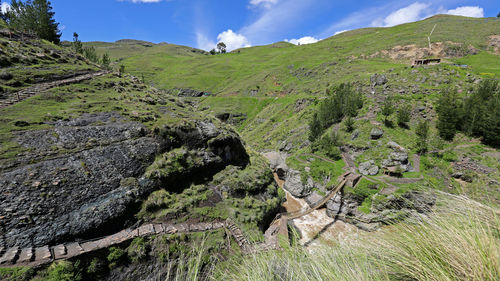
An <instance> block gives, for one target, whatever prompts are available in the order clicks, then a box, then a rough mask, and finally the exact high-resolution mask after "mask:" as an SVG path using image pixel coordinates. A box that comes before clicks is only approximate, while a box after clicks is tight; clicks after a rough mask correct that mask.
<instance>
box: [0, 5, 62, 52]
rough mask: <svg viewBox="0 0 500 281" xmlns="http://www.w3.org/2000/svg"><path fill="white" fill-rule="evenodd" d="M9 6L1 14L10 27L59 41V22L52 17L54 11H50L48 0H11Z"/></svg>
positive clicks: (52, 40) (54, 41) (55, 41)
mask: <svg viewBox="0 0 500 281" xmlns="http://www.w3.org/2000/svg"><path fill="white" fill-rule="evenodd" d="M10 7H11V8H10V11H9V12H8V13H6V14H4V15H2V18H4V20H5V22H6V23H7V24H8V25H9V27H10V28H12V29H16V30H19V31H22V32H25V33H28V32H32V33H34V34H36V35H37V36H38V37H39V38H41V39H45V40H48V41H51V42H53V43H56V44H58V43H59V42H60V38H61V33H60V32H59V23H57V22H56V21H55V19H54V15H55V13H54V12H53V11H52V5H51V3H50V1H47V0H28V1H26V2H22V1H16V0H12V2H11V4H10Z"/></svg>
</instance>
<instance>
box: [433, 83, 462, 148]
mask: <svg viewBox="0 0 500 281" xmlns="http://www.w3.org/2000/svg"><path fill="white" fill-rule="evenodd" d="M459 108H460V105H459V102H458V98H457V91H456V89H454V90H447V91H445V92H443V93H441V96H440V97H439V100H438V104H437V108H436V111H437V113H438V120H437V124H436V128H437V129H438V131H439V136H440V137H442V138H443V139H445V140H447V141H451V140H453V138H454V137H455V134H456V131H457V126H458V122H459V120H460V110H459Z"/></svg>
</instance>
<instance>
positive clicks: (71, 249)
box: [0, 220, 264, 267]
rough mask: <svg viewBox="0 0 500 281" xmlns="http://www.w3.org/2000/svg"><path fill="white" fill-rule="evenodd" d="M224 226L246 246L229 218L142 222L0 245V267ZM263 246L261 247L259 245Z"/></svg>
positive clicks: (32, 264)
mask: <svg viewBox="0 0 500 281" xmlns="http://www.w3.org/2000/svg"><path fill="white" fill-rule="evenodd" d="M221 228H226V229H228V230H229V232H230V233H231V235H232V236H233V237H234V239H235V240H236V242H237V243H238V245H239V246H240V248H242V249H244V250H245V249H249V248H250V247H251V244H250V242H249V241H248V240H247V238H246V237H245V235H244V234H243V231H242V230H241V229H240V228H239V227H238V226H237V225H236V224H234V223H233V222H232V221H230V220H226V221H213V222H209V223H204V222H200V223H179V224H165V223H163V224H161V223H158V224H154V223H151V224H145V225H142V226H140V227H138V228H135V229H124V230H122V231H120V232H118V233H115V234H113V235H110V236H106V237H101V238H96V239H92V240H88V241H78V242H70V243H64V244H60V245H57V246H53V247H51V246H44V247H39V248H23V249H21V248H19V247H12V248H9V249H3V248H1V247H0V267H16V266H28V267H35V266H40V265H44V264H48V263H51V262H53V261H57V260H67V259H70V258H74V257H78V256H81V255H84V254H87V253H91V252H95V251H98V250H101V249H105V248H108V247H111V246H113V245H118V244H122V243H124V242H127V241H129V240H132V239H134V238H137V237H145V236H151V235H156V234H174V233H193V232H205V231H211V230H216V229H221ZM261 248H264V247H261Z"/></svg>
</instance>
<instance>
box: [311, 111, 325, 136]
mask: <svg viewBox="0 0 500 281" xmlns="http://www.w3.org/2000/svg"><path fill="white" fill-rule="evenodd" d="M321 134H323V127H322V126H321V121H320V120H319V117H318V114H317V113H314V115H313V119H312V120H311V123H309V140H310V141H311V142H313V141H315V140H316V139H317V138H318V137H319V136H321Z"/></svg>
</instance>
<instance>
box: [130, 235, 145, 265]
mask: <svg viewBox="0 0 500 281" xmlns="http://www.w3.org/2000/svg"><path fill="white" fill-rule="evenodd" d="M148 247H149V245H148V243H147V242H146V241H145V240H144V238H143V237H138V238H135V239H134V241H132V243H131V244H130V246H129V247H128V248H127V253H128V256H129V258H130V260H131V261H133V262H138V261H141V260H143V259H145V258H146V257H147V255H148Z"/></svg>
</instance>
